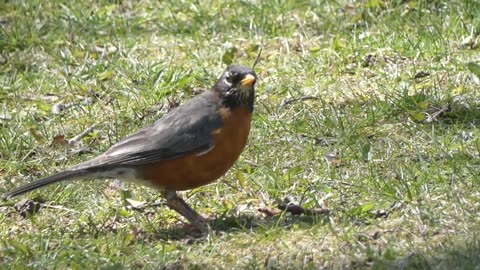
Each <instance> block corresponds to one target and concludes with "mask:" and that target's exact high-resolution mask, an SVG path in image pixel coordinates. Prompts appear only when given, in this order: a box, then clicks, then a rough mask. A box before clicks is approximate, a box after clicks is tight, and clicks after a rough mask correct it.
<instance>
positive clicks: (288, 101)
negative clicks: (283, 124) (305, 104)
mask: <svg viewBox="0 0 480 270" xmlns="http://www.w3.org/2000/svg"><path fill="white" fill-rule="evenodd" d="M318 99H319V98H318V97H315V96H304V97H300V98H292V99H285V100H283V101H282V103H280V105H279V106H278V109H277V112H279V111H280V110H281V109H282V108H283V107H285V106H287V105H290V104H292V103H294V102H297V101H305V100H318Z"/></svg>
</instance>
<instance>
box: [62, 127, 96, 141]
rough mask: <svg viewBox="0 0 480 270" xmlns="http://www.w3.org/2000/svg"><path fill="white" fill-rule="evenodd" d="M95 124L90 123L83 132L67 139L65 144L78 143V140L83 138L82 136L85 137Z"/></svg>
mask: <svg viewBox="0 0 480 270" xmlns="http://www.w3.org/2000/svg"><path fill="white" fill-rule="evenodd" d="M96 126H97V125H96V124H93V125H91V126H90V127H89V128H87V129H86V130H85V131H84V132H82V133H80V134H78V135H77V136H75V137H73V138H71V139H70V140H67V144H69V145H74V144H77V143H79V142H80V141H81V140H82V139H83V137H85V136H87V135H88V134H89V133H91V132H92V131H93V130H94V129H95V127H96Z"/></svg>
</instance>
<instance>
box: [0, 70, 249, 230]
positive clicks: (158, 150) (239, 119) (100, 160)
mask: <svg viewBox="0 0 480 270" xmlns="http://www.w3.org/2000/svg"><path fill="white" fill-rule="evenodd" d="M256 82H257V75H256V73H255V72H254V71H253V67H252V68H249V67H246V66H242V65H231V66H228V67H227V68H226V69H225V70H224V71H223V73H222V74H221V76H220V77H219V79H218V80H217V81H216V83H215V84H214V85H213V87H212V88H210V89H209V90H206V91H205V92H203V93H201V94H199V95H197V96H195V97H193V98H192V99H191V100H190V101H188V102H186V103H185V104H183V105H180V106H178V107H176V108H174V109H173V110H172V111H170V112H168V113H167V114H165V115H164V116H163V117H161V118H160V119H158V120H156V121H155V122H154V123H153V124H151V125H148V126H146V127H144V128H142V129H140V130H138V131H137V132H135V133H133V134H131V135H129V136H127V137H125V138H124V139H122V140H120V141H119V142H118V143H116V144H114V145H112V146H111V147H110V148H109V149H108V150H107V151H105V152H104V153H102V154H100V155H99V156H97V157H95V158H93V159H90V160H87V161H84V162H81V163H79V164H77V165H74V166H72V167H70V168H67V169H65V170H63V171H60V172H58V173H55V174H53V175H50V176H47V177H45V178H42V179H39V180H36V181H33V182H31V183H28V184H25V185H23V186H20V187H18V188H16V189H13V190H12V191H9V192H7V193H5V194H3V195H2V197H3V199H10V198H12V197H14V196H18V195H20V194H23V193H26V192H29V191H32V190H35V189H38V188H41V187H44V186H46V185H50V184H53V183H57V182H60V181H64V180H72V179H79V178H80V179H85V178H86V179H92V178H100V179H119V180H121V181H127V182H131V181H133V182H136V183H139V184H141V185H143V186H150V187H153V188H155V189H157V190H159V191H160V193H161V195H162V196H163V197H164V198H165V200H166V205H167V206H168V207H169V208H170V209H172V210H174V211H176V212H177V213H178V214H180V215H182V216H183V217H184V218H185V219H187V221H188V222H189V223H190V224H191V225H193V226H195V227H198V228H204V227H205V226H204V225H205V224H204V223H205V222H206V219H205V218H204V217H203V216H202V215H200V214H199V213H197V212H196V211H195V210H193V209H192V208H191V207H190V206H189V205H188V204H187V203H186V202H185V201H184V200H183V199H182V198H181V197H180V196H179V195H178V194H177V192H178V191H184V190H190V189H193V188H197V187H200V186H204V185H207V184H210V183H211V182H213V181H215V180H217V179H219V178H220V177H222V176H223V175H225V174H226V173H227V171H228V170H229V169H230V168H231V167H232V166H233V164H234V163H235V162H236V160H237V159H238V158H239V156H240V154H241V153H242V151H243V149H244V148H245V146H246V144H247V140H248V136H249V133H250V126H251V117H252V113H253V109H254V100H255V83H256Z"/></svg>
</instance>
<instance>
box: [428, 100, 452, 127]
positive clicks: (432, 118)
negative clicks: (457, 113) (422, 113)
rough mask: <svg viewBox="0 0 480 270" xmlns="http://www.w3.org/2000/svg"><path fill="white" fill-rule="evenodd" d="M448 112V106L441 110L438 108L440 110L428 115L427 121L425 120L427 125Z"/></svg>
mask: <svg viewBox="0 0 480 270" xmlns="http://www.w3.org/2000/svg"><path fill="white" fill-rule="evenodd" d="M449 110H450V104H448V105H446V106H443V107H442V108H440V110H438V111H436V112H434V113H432V114H429V115H428V117H427V119H426V120H425V121H426V122H427V123H430V122H433V121H436V120H437V118H438V117H439V116H440V115H441V114H442V113H444V112H447V111H449Z"/></svg>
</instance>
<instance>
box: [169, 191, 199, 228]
mask: <svg viewBox="0 0 480 270" xmlns="http://www.w3.org/2000/svg"><path fill="white" fill-rule="evenodd" d="M162 195H163V196H164V197H165V199H166V200H167V206H168V207H169V208H170V209H172V210H175V211H176V212H178V213H179V214H180V215H182V216H184V217H185V218H186V219H187V220H188V221H189V222H190V223H191V224H192V225H194V226H195V227H198V228H200V229H202V230H203V229H205V227H204V224H203V223H204V222H205V218H203V217H202V216H201V215H200V214H198V213H197V212H195V210H193V209H192V208H191V207H190V206H189V205H188V204H187V203H186V202H185V201H184V200H183V199H182V198H180V197H178V195H177V192H175V191H170V190H166V191H163V192H162Z"/></svg>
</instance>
